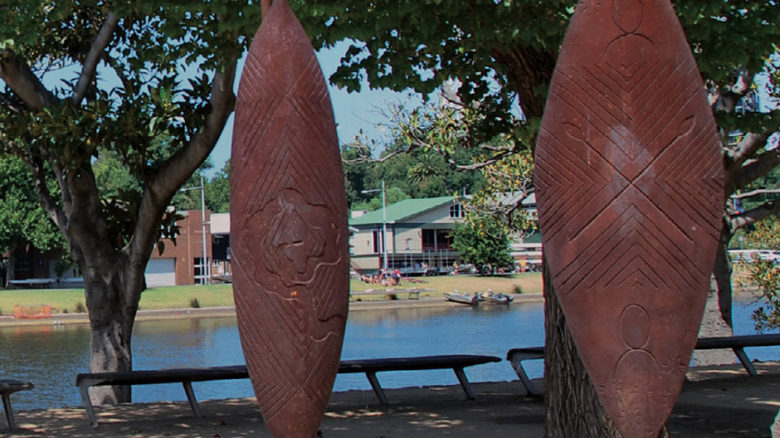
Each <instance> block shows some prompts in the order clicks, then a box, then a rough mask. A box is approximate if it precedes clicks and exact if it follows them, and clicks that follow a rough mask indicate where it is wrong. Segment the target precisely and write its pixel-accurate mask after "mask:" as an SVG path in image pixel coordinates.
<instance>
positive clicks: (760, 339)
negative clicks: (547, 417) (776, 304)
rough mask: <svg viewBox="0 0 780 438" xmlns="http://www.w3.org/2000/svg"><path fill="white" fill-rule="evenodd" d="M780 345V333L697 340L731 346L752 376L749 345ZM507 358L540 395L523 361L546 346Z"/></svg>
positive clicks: (540, 355) (702, 346) (705, 345)
mask: <svg viewBox="0 0 780 438" xmlns="http://www.w3.org/2000/svg"><path fill="white" fill-rule="evenodd" d="M776 345H780V334H770V335H740V336H720V337H711V338H699V340H698V341H697V342H696V350H717V349H726V348H730V349H731V350H732V351H734V354H736V355H737V358H738V359H739V362H740V363H741V364H742V366H743V367H744V368H745V371H747V372H748V374H750V375H751V376H757V375H758V372H757V371H756V368H755V367H754V366H753V363H752V362H751V361H750V358H749V357H748V355H747V354H746V353H745V348H747V347H771V346H776ZM506 359H507V360H508V361H510V362H511V363H512V367H513V368H514V369H515V373H517V376H518V377H519V378H520V381H521V382H522V383H523V386H524V387H525V389H526V391H528V393H529V394H532V395H540V394H541V392H542V391H540V390H539V389H536V388H535V387H534V385H533V383H532V382H531V379H529V378H528V374H527V373H526V372H525V368H524V367H523V361H526V360H532V359H544V347H526V348H513V349H511V350H509V352H507V355H506Z"/></svg>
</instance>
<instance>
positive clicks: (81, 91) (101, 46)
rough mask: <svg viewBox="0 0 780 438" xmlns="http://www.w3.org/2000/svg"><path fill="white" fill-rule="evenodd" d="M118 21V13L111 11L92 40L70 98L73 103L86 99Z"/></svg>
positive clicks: (76, 103)
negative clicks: (85, 96)
mask: <svg viewBox="0 0 780 438" xmlns="http://www.w3.org/2000/svg"><path fill="white" fill-rule="evenodd" d="M118 22H119V18H118V17H117V16H116V14H114V13H113V12H109V13H108V16H106V21H104V22H103V25H102V26H101V27H100V31H99V32H98V34H97V36H96V37H95V41H93V42H92V47H90V49H89V53H87V58H86V59H85V60H84V67H83V68H82V69H81V75H80V76H79V82H78V83H77V84H76V89H75V90H74V92H73V96H72V97H71V99H70V101H71V103H72V104H74V105H78V104H79V102H81V100H82V99H84V95H85V94H87V90H88V89H89V84H90V83H91V82H92V80H93V79H94V77H95V71H96V70H97V65H98V62H100V58H101V57H102V56H103V53H104V52H105V50H106V47H108V43H109V42H111V39H112V38H113V36H114V30H116V26H117V23H118Z"/></svg>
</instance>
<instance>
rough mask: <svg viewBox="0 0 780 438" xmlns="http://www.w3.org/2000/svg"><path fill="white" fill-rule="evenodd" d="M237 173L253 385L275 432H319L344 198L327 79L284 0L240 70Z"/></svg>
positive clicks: (341, 289) (239, 307)
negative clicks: (241, 70) (241, 71)
mask: <svg viewBox="0 0 780 438" xmlns="http://www.w3.org/2000/svg"><path fill="white" fill-rule="evenodd" d="M230 180H231V182H230V196H231V202H230V205H231V234H232V236H231V239H230V240H231V245H232V247H231V263H232V267H233V272H234V295H235V300H236V312H237V314H238V328H239V333H240V336H241V343H242V347H243V350H244V356H245V357H246V361H247V365H248V367H249V372H250V376H251V378H252V384H253V386H254V389H255V394H256V395H257V400H258V403H259V405H260V408H261V410H262V412H263V417H264V419H265V422H266V424H267V425H268V428H269V429H270V431H271V433H272V434H273V435H274V436H275V437H284V438H296V437H300V438H312V437H313V436H314V435H315V434H316V433H317V429H318V427H319V424H320V421H321V420H322V416H323V414H324V412H325V408H326V406H327V403H328V399H329V398H330V394H331V390H332V387H333V381H334V379H335V377H336V372H337V371H338V364H339V358H340V356H341V345H342V341H343V338H344V327H345V323H346V318H347V306H348V300H349V284H348V247H347V240H348V234H347V213H346V206H347V203H346V199H345V193H344V182H343V181H344V179H343V173H342V169H341V160H340V155H339V148H338V137H337V135H336V126H335V123H334V119H333V110H332V107H331V103H330V98H329V96H328V91H327V88H326V85H325V80H324V78H323V76H322V72H321V70H320V67H319V64H318V63H317V59H316V58H315V56H314V50H313V48H312V46H311V44H310V43H309V39H308V38H307V36H306V33H305V32H304V30H303V28H302V27H301V25H300V23H299V22H298V20H297V18H296V17H295V15H294V13H293V11H292V10H291V9H290V7H289V6H288V4H287V2H286V1H285V0H275V1H274V2H273V5H272V6H271V8H270V10H269V11H268V14H267V16H266V17H265V18H264V20H263V24H262V26H261V27H260V29H259V30H258V32H257V35H256V36H255V39H254V42H253V43H252V47H251V49H250V52H249V57H248V59H247V62H246V66H245V67H244V70H243V73H242V78H241V84H240V88H239V92H238V100H237V104H236V121H235V133H234V137H233V150H232V154H231V175H230Z"/></svg>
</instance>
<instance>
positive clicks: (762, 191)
mask: <svg viewBox="0 0 780 438" xmlns="http://www.w3.org/2000/svg"><path fill="white" fill-rule="evenodd" d="M778 193H780V189H758V190H753V191H752V192H746V193H740V194H739V195H731V199H745V198H752V197H754V196H758V195H773V194H778Z"/></svg>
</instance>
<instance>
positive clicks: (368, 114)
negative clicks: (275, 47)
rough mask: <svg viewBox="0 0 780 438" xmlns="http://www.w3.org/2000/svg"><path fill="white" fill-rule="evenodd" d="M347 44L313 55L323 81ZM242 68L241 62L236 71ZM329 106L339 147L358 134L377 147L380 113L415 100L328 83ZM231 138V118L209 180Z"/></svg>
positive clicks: (226, 152)
mask: <svg viewBox="0 0 780 438" xmlns="http://www.w3.org/2000/svg"><path fill="white" fill-rule="evenodd" d="M347 48H348V45H347V43H338V44H336V46H334V47H333V48H331V49H327V50H321V51H319V52H317V59H318V60H319V62H320V67H321V68H322V72H323V74H324V75H325V79H326V81H327V78H328V77H330V75H331V74H333V72H335V71H336V68H337V67H338V65H339V59H340V58H341V56H342V55H343V54H344V52H345V51H346V50H347ZM242 67H243V60H242V62H241V63H240V65H239V68H242ZM239 80H240V72H239V74H238V78H237V79H236V84H235V91H236V92H237V91H238V83H239ZM328 91H329V92H330V98H331V102H332V103H333V113H334V117H335V119H336V126H337V131H338V136H339V143H340V144H344V143H349V142H351V141H352V140H353V139H354V138H355V136H357V135H358V134H359V132H360V131H361V130H362V131H363V133H364V134H365V135H366V136H367V137H368V138H370V139H374V140H376V141H377V142H379V143H380V144H381V140H382V139H383V138H386V136H387V134H388V133H387V130H386V129H382V125H384V124H386V122H387V120H386V119H385V118H384V117H383V116H382V115H381V111H382V110H386V109H388V108H389V107H390V105H392V104H394V103H399V102H404V103H409V104H415V103H416V102H419V99H414V98H412V97H410V96H409V95H408V94H406V93H398V92H394V91H390V90H370V89H369V88H368V84H367V83H364V84H363V87H362V89H361V91H360V92H357V93H348V92H347V91H346V90H343V89H338V88H336V87H334V86H333V85H331V84H330V83H328ZM232 137H233V116H232V115H231V116H230V119H228V121H227V125H226V126H225V129H224V131H223V132H222V136H221V137H220V138H219V140H218V141H217V145H216V147H215V148H214V150H213V151H212V152H211V155H210V158H211V161H212V163H213V165H214V167H213V168H212V169H211V170H210V171H208V172H206V175H207V176H211V175H213V174H214V173H216V172H217V171H218V170H219V169H222V167H223V166H224V164H225V162H226V161H227V160H229V159H230V145H231V139H232Z"/></svg>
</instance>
